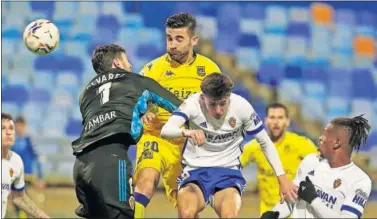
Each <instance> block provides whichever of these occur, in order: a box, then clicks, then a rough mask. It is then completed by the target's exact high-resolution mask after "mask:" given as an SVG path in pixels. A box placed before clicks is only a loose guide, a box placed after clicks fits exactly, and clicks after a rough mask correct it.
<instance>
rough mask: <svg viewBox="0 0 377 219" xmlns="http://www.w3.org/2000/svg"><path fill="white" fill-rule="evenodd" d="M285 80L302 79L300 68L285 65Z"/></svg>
mask: <svg viewBox="0 0 377 219" xmlns="http://www.w3.org/2000/svg"><path fill="white" fill-rule="evenodd" d="M284 71H285V74H284V78H285V79H295V80H300V79H301V78H302V74H303V73H302V68H301V67H300V66H295V65H286V66H285V69H284Z"/></svg>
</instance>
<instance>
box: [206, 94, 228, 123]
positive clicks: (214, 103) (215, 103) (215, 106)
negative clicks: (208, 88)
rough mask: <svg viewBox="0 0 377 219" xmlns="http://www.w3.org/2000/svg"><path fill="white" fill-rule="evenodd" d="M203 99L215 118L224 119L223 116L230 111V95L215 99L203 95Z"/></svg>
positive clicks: (210, 113)
mask: <svg viewBox="0 0 377 219" xmlns="http://www.w3.org/2000/svg"><path fill="white" fill-rule="evenodd" d="M202 100H203V101H204V105H205V106H206V109H207V111H208V113H209V115H211V116H212V117H214V118H215V119H222V118H223V116H225V115H226V113H227V112H228V108H229V102H230V101H229V96H227V97H223V98H220V99H215V98H212V97H208V96H205V95H202Z"/></svg>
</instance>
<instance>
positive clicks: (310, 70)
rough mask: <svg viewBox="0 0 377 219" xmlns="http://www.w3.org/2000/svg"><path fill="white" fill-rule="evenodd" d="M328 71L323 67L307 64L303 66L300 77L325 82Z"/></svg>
mask: <svg viewBox="0 0 377 219" xmlns="http://www.w3.org/2000/svg"><path fill="white" fill-rule="evenodd" d="M328 74H329V73H328V71H327V70H326V69H325V68H323V67H317V66H312V67H311V66H308V67H306V68H304V71H303V77H302V79H303V80H305V81H317V82H323V83H327V81H328Z"/></svg>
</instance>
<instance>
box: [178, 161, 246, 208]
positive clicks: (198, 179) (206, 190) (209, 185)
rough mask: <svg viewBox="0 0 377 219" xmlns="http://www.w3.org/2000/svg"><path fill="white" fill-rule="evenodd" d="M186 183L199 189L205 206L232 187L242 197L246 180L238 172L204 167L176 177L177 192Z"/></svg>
mask: <svg viewBox="0 0 377 219" xmlns="http://www.w3.org/2000/svg"><path fill="white" fill-rule="evenodd" d="M188 183H194V184H196V185H198V186H199V187H200V189H201V190H202V192H203V195H204V200H205V202H206V204H208V202H209V201H210V199H211V198H212V197H213V195H214V194H215V193H216V192H218V191H220V190H223V189H226V188H232V187H234V188H236V189H237V190H238V191H239V192H240V195H242V193H243V191H244V190H245V186H246V180H245V178H243V176H242V173H241V171H240V170H233V169H229V168H222V167H205V168H199V169H196V170H191V171H187V172H186V171H184V172H183V173H182V174H181V175H180V176H179V177H178V190H179V189H181V188H182V187H183V186H184V185H186V184H188Z"/></svg>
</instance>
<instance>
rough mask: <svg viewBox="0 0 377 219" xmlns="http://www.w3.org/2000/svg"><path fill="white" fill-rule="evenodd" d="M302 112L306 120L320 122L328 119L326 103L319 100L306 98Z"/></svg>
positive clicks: (303, 100)
mask: <svg viewBox="0 0 377 219" xmlns="http://www.w3.org/2000/svg"><path fill="white" fill-rule="evenodd" d="M301 112H302V115H303V117H304V118H305V119H309V120H320V121H325V120H326V119H327V117H326V110H325V105H324V102H323V101H321V100H320V99H317V98H312V97H307V96H304V97H303V98H302V110H301Z"/></svg>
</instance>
